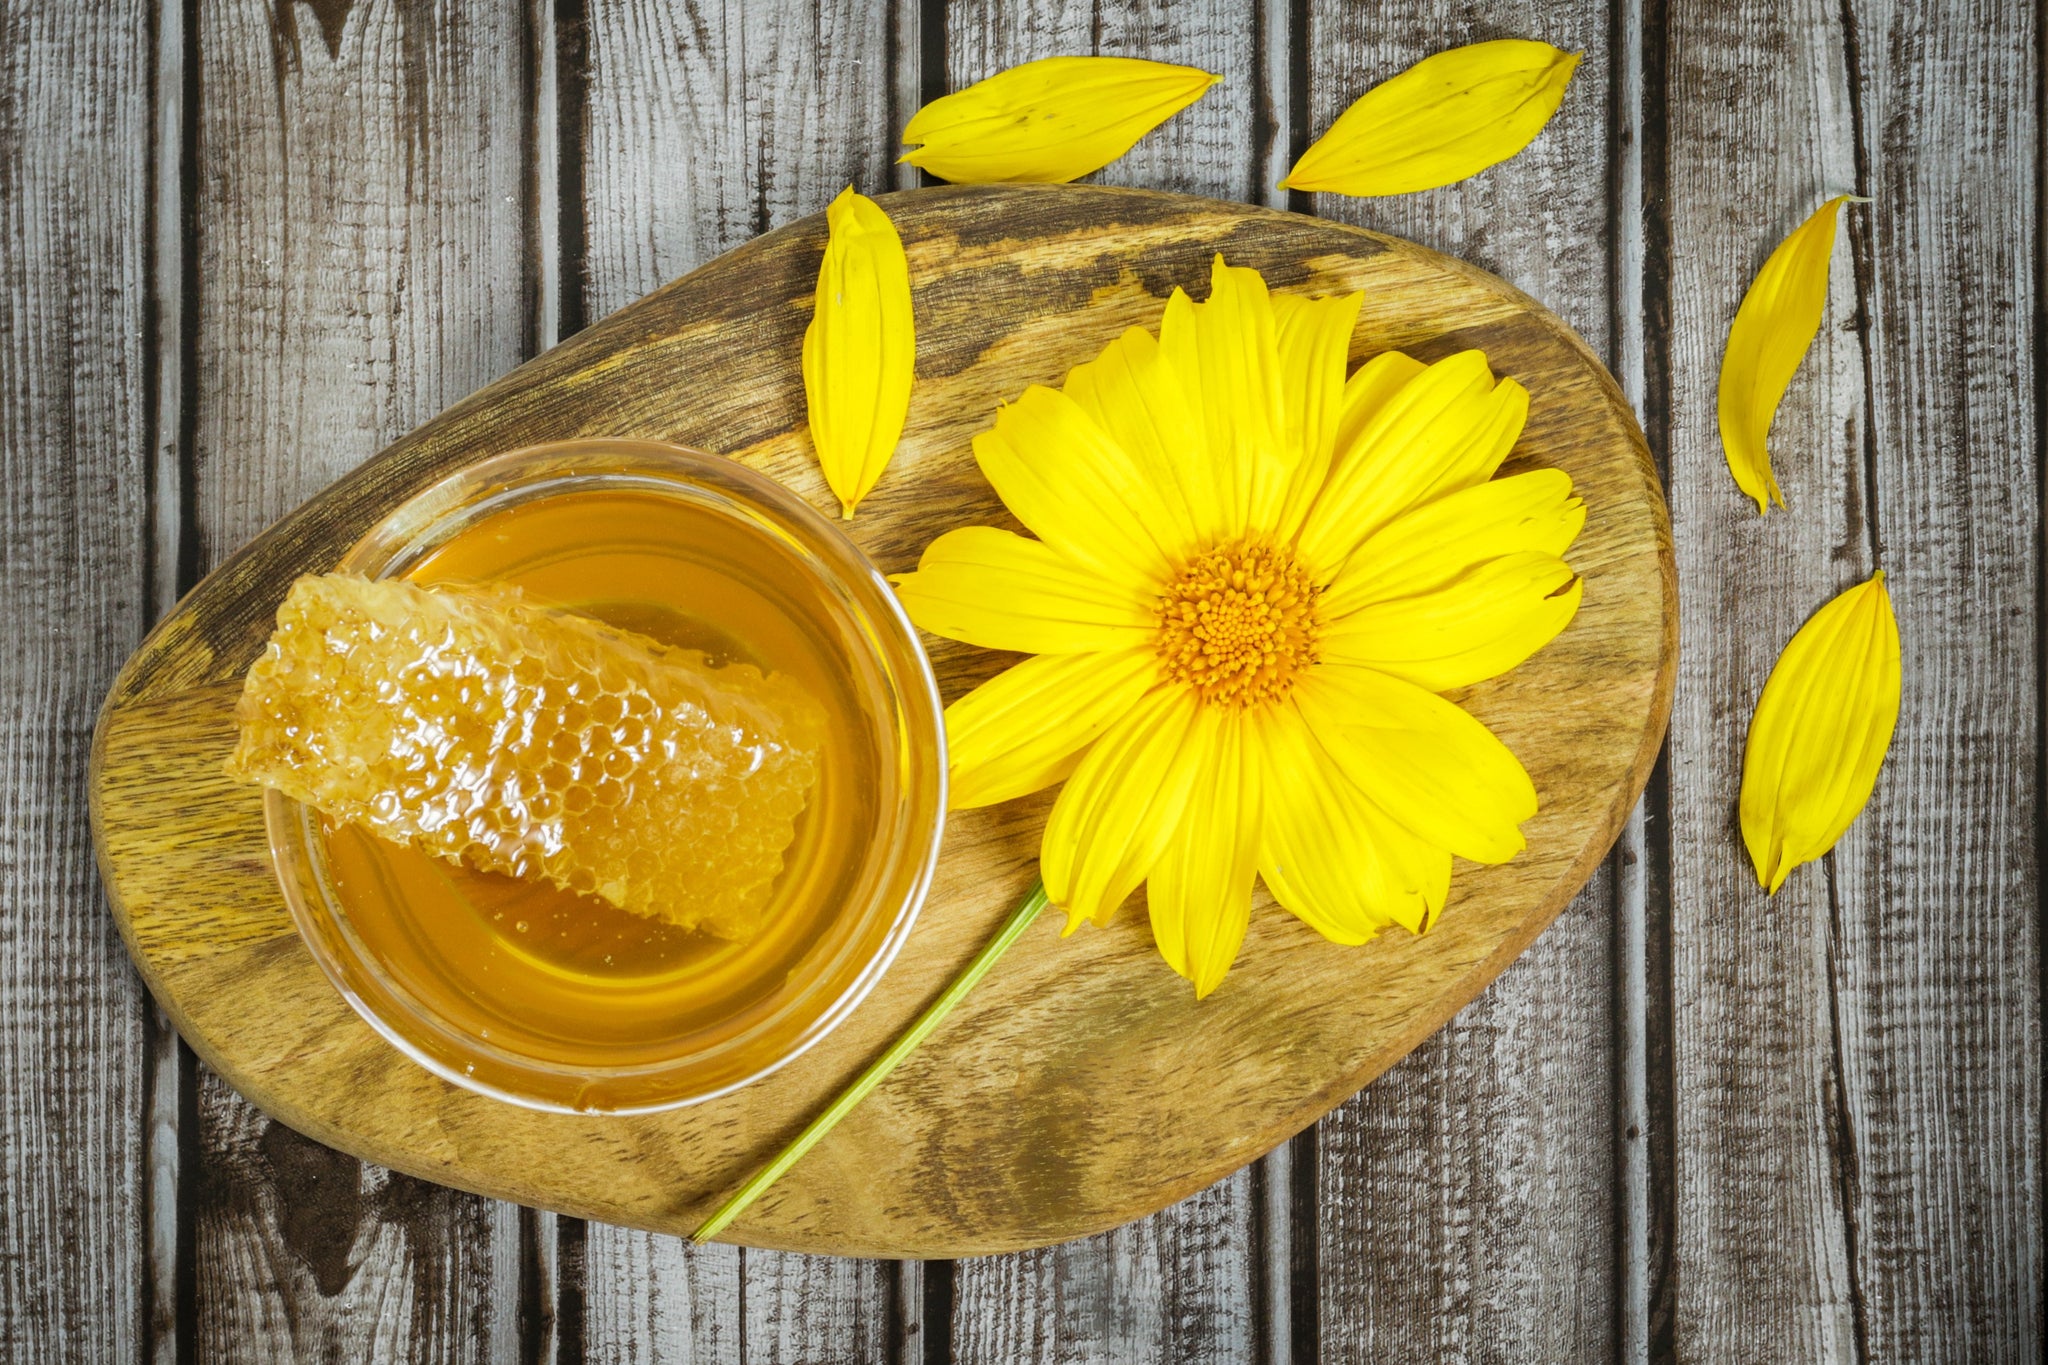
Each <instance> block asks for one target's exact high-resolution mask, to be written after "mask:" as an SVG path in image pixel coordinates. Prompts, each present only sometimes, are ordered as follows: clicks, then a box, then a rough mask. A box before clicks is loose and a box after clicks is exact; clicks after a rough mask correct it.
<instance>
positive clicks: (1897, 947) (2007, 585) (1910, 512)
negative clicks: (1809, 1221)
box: [1813, 0, 2044, 1361]
mask: <svg viewBox="0 0 2048 1365" xmlns="http://www.w3.org/2000/svg"><path fill="white" fill-rule="evenodd" d="M1843 17H1844V20H1845V21H1846V24H1847V27H1846V29H1845V31H1844V32H1843V34H1842V49H1843V61H1844V65H1845V67H1846V72H1845V74H1846V80H1847V85H1848V93H1849V98H1850V109H1851V112H1852V117H1853V119H1854V123H1855V128H1854V132H1855V135H1856V139H1857V150H1858V157H1859V163H1860V166H1861V167H1862V168H1863V182H1864V183H1863V184H1862V186H1861V187H1860V188H1861V189H1862V192H1863V193H1865V194H1868V195H1870V196H1872V197H1873V198H1874V200H1875V201H1876V202H1875V203H1874V204H1873V205H1872V206H1871V207H1870V208H1869V209H1868V210H1864V211H1863V212H1862V213H1860V214H1859V215H1858V218H1857V220H1856V228H1855V231H1854V239H1853V243H1852V246H1853V259H1854V261H1855V265H1856V273H1857V274H1858V275H1859V276H1860V277H1861V281H1862V284H1863V287H1864V290H1865V297H1864V301H1863V307H1864V318H1865V319H1866V320H1867V324H1868V330H1867V333H1866V335H1865V339H1864V340H1865V347H1866V358H1865V364H1866V365H1867V366H1868V374H1867V380H1868V384H1869V389H1868V408H1867V411H1866V414H1865V418H1864V423H1863V427H1862V431H1861V435H1862V436H1863V444H1862V448H1861V450H1860V451H1855V452H1852V457H1853V456H1855V455H1860V457H1861V460H1862V465H1861V467H1860V468H1859V469H1857V471H1856V472H1857V474H1858V475H1860V477H1859V478H1856V479H1853V480H1852V484H1851V486H1852V488H1853V489H1855V490H1856V491H1858V492H1860V494H1861V503H1860V506H1858V505H1857V504H1851V505H1850V507H1849V508H1847V509H1845V510H1846V513H1847V515H1848V516H1849V517H1850V518H1851V519H1852V520H1851V521H1850V524H1849V525H1848V527H1846V528H1845V529H1847V530H1848V531H1849V532H1851V533H1852V534H1854V533H1855V532H1857V531H1859V530H1860V531H1861V532H1862V537H1861V538H1862V539H1864V540H1866V541H1868V542H1869V543H1870V545H1871V546H1872V548H1873V549H1874V551H1875V559H1876V562H1877V563H1878V565H1879V566H1881V567H1882V568H1884V569H1885V570H1886V571H1887V576H1888V582H1889V584H1890V587H1891V591H1892V595H1893V599H1894V601H1895V603H1896V604H1897V605H1896V610H1897V612H1898V615H1899V630H1900V634H1901V637H1902V639H1903V641H1904V646H1905V660H1906V662H1905V684H1904V697H1905V702H1904V707H1903V710H1902V713H1901V716H1900V723H1899V728H1898V731H1897V732H1896V735H1895V736H1894V738H1893V741H1892V750H1891V756H1890V760H1889V764H1888V769H1887V771H1886V773H1885V776H1884V778H1883V780H1882V782H1881V784H1880V787H1879V791H1878V793H1877V797H1876V800H1875V801H1874V803H1873V804H1872V806H1871V809H1870V812H1869V814H1868V815H1867V816H1866V817H1865V820H1864V827H1863V828H1862V829H1861V830H1860V831H1859V832H1858V834H1857V836H1856V837H1855V838H1853V839H1852V840H1851V841H1849V842H1847V843H1846V844H1845V845H1844V846H1843V848H1842V850H1841V852H1840V853H1839V854H1837V856H1836V858H1835V868H1834V892H1835V895H1834V917H1833V923H1832V940H1831V945H1830V947H1831V956H1832V966H1833V996H1832V998H1833V1001H1834V1012H1835V1021H1834V1032H1835V1036H1834V1046H1835V1049H1836V1057H1835V1066H1836V1067H1837V1069H1838V1073H1839V1074H1838V1075H1837V1078H1836V1084H1837V1085H1838V1086H1839V1087H1840V1095H1839V1103H1840V1104H1841V1106H1842V1108H1843V1110H1844V1111H1845V1113H1846V1115H1847V1122H1846V1124H1845V1125H1844V1127H1843V1130H1842V1131H1841V1133H1840V1138H1839V1148H1838V1161H1839V1162H1840V1172H1841V1178H1842V1181H1843V1188H1844V1191H1845V1198H1846V1204H1847V1213H1848V1220H1847V1225H1846V1231H1847V1232H1848V1233H1849V1235H1850V1243H1849V1247H1848V1251H1849V1255H1850V1258H1851V1259H1850V1262H1849V1271H1850V1286H1851V1290H1852V1295H1853V1297H1852V1304H1854V1305H1858V1306H1860V1312H1859V1315H1858V1318H1857V1321H1856V1327H1857V1330H1858V1344H1859V1347H1860V1348H1861V1351H1862V1353H1863V1354H1864V1355H1865V1356H1867V1357H1868V1358H1869V1359H1873V1360H1977V1361H1994V1360H2013V1361H2026V1360H2036V1359H2039V1358H2040V1355H2041V1350H2042V1345H2043V1343H2042V1323H2041V1314H2042V1297H2041V1295H2042V1258H2041V1237H2042V1227H2041V1213H2042V1210H2041V1185H2040V1162H2041V1151H2040V1140H2041V997H2040V951H2041V945H2040V938H2039V934H2040V923H2041V921H2040V918H2039V910H2040V884H2039V875H2040V862H2039V858H2040V843H2039V836H2040V828H2039V820H2040V815H2041V808H2040V792H2039V791H2038V789H2037V787H2036V781H2037V777H2038V770H2037V761H2038V756H2039V747H2038V746H2039V743H2040V733H2041V732H2040V724H2041V722H2040V716H2039V712H2038V710H2037V707H2038V706H2039V705H2040V701H2041V690H2040V689H2041V676H2040V672H2039V659H2040V654H2039V652H2038V644H2039V639H2040V611H2041V602H2040V599H2039V597H2038V596H2037V593H2038V585H2039V583H2040V581H2041V580H2040V577H2039V569H2040V564H2039V548H2038V547H2039V544H2040V541H2039V539H2038V537H2039V534H2040V529H2041V506H2040V497H2039V490H2040V487H2041V484H2040V476H2041V466H2040V460H2041V452H2040V448H2039V446H2038V444H2037V441H2038V433H2039V432H2040V430H2041V427H2040V425H2039V423H2040V420H2041V413H2040V412H2039V411H2038V409H2037V406H2036V405H2037V403H2038V401H2039V394H2040V389H2039V388H2038V385H2039V384H2041V383H2042V381H2043V379H2044V376H2043V375H2042V374H2040V373H2039V371H2038V366H2039V364H2040V360H2039V356H2040V354H2041V353H2040V350H2039V343H2040V338H2039V336H2038V334H2037V329H2038V327H2039V325H2040V323H2039V317H2040V315H2039V313H2038V312H2037V311H2036V309H2037V307H2038V304H2037V299H2038V297H2039V295H2038V290H2039V277H2038V275H2037V273H2036V272H2037V270H2038V268H2039V257H2038V255H2037V253H2038V251H2039V249H2040V240H2039V238H2040V232H2041V224H2040V219H2039V216H2038V215H2039V210H2040V199H2039V197H2038V196H2039V191H2040V182H2039V180H2038V178H2037V177H2038V176H2039V174H2040V170H2039V166H2040V163H2039V161H2038V159H2037V158H2038V157H2039V155H2040V151H2041V143H2040V134H2039V130H2038V128H2037V126H2036V124H2035V117H2036V113H2037V106H2036V103H2035V100H2036V92H2037V91H2038V90H2039V88H2040V86H2039V81H2040V63H2041V60H2042V58H2041V49H2040V46H2039V43H2040V37H2041V34H2040V25H2041V11H2040V9H2039V8H2038V7H2032V6H2014V5H2006V4H1999V3H1995V2H1994V0H1945V3H1939V4H1922V5H1895V4H1889V3H1857V4H1853V5H1849V6H1844V8H1843ZM1843 265H1844V273H1848V270H1847V266H1848V262H1844V263H1843ZM2027 356H2033V357H2035V366H2036V373H2034V374H2033V375H2031V376H2030V375H2029V374H2028V373H2027V368H2028V367H2027V365H2026V362H2025V360H2024V359H2023V357H2027ZM1859 515H1860V519H1861V522H1862V525H1861V526H1860V527H1859V526H1857V525H1856V523H1855V520H1854V519H1855V518H1857V517H1858V516H1859ZM1836 562H1837V564H1838V565H1840V564H1841V562H1842V561H1840V560H1837V561H1836ZM1813 600H1814V601H1815V602H1817V601H1818V600H1819V599H1818V598H1817V597H1816V598H1814V599H1813Z"/></svg>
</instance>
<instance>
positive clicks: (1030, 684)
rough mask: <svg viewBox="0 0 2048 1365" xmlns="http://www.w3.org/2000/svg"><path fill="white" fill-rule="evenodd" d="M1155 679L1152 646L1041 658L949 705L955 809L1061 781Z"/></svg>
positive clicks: (948, 741)
mask: <svg viewBox="0 0 2048 1365" xmlns="http://www.w3.org/2000/svg"><path fill="white" fill-rule="evenodd" d="M1158 677H1159V657H1158V655H1157V654H1156V653H1155V652H1154V651H1153V650H1151V649H1150V648H1146V649H1134V650H1122V651H1119V652H1117V653H1113V654H1041V655H1039V656H1038V657H1037V658H1033V659H1026V660H1024V662H1022V663H1020V664H1018V665H1016V666H1015V667H1014V668H1010V669H1007V670H1005V671H1004V672H1002V673H998V674H997V675H996V676H995V677H993V678H990V679H989V680H988V681H987V682H985V683H983V684H982V685H981V686H979V687H977V688H975V689H974V690H973V691H972V692H969V693H968V694H967V695H966V696H964V697H962V698H960V700H958V701H956V702H954V703H953V704H952V705H951V706H949V707H947V708H946V755H947V759H948V761H949V765H950V768H949V775H948V799H949V805H950V807H951V808H952V809H953V810H967V809H970V808H972V807H975V806H992V805H994V804H995V803H996V802H998V801H1008V800H1010V799H1012V798H1013V797H1018V796H1028V795H1029V794H1030V793H1032V792H1035V791H1042V790H1044V789H1045V788H1047V787H1050V786H1051V785H1052V784H1053V783H1055V782H1059V781H1063V780H1064V779H1065V778H1066V777H1067V776H1068V774H1070V773H1071V772H1073V770H1074V766H1075V765H1076V764H1078V763H1079V762H1080V761H1081V755H1082V754H1083V753H1084V752H1086V750H1087V748H1088V746H1089V745H1091V744H1093V743H1094V742H1095V741H1096V740H1097V739H1100V738H1101V737H1102V733H1103V732H1104V731H1105V730H1107V729H1108V728H1109V727H1110V726H1111V725H1113V724H1114V723H1115V722H1116V721H1117V720H1118V719H1119V718H1121V717H1122V716H1124V715H1125V714H1126V713H1128V712H1129V711H1130V709H1131V708H1132V707H1133V706H1136V705H1137V704H1138V699H1139V698H1140V697H1142V696H1144V695H1145V692H1146V690H1147V689H1149V688H1150V687H1151V686H1152V684H1153V683H1154V682H1156V681H1157V680H1158Z"/></svg>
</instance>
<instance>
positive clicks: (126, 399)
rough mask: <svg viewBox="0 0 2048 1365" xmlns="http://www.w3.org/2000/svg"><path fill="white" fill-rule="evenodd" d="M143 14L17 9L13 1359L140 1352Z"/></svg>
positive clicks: (2, 1167) (10, 381)
mask: <svg viewBox="0 0 2048 1365" xmlns="http://www.w3.org/2000/svg"><path fill="white" fill-rule="evenodd" d="M148 63H149V23H148V16H147V14H146V13H145V12H144V9H143V7H142V6H140V5H135V4H117V5H94V6H76V7H72V6H64V7H58V6H48V5H46V6H40V7H30V8H28V9H22V8H18V7H13V6H10V7H9V8H8V9H6V10H5V11H4V12H0V221H4V223H5V229H4V231H5V247H6V249H5V250H4V251H0V613H4V619H5V620H6V621H7V622H8V623H9V628H8V635H9V640H8V644H7V646H6V648H5V649H0V1191H4V1193H0V1358H6V1359H10V1360H13V1359H19V1360H31V1359H34V1360H64V1359H69V1360H114V1359H124V1358H132V1357H133V1356H134V1355H136V1354H138V1353H139V1349H140V1344H141V1342H142V1341H143V1340H144V1331H145V1302H144V1294H145V1263H144V1257H143V1251H144V1248H145V1247H146V1246H147V1244H148V1233H147V1221H146V1213H145V1205H144V1176H143V1158H144V1131H143V1126H142V1112H143V1109H142V1106H143V1096H144V1093H145V1090H146V1086H147V1079H146V1077H145V1074H144V1070H145V1061H144V1037H143V1012H144V1002H143V996H142V993H141V992H140V991H139V990H138V989H137V987H136V983H135V979H134V976H133V974H132V973H131V972H130V971H129V970H128V968H127V966H126V965H125V964H124V963H123V962H122V960H121V951H120V947H119V943H118V940H117V939H116V937H115V936H113V935H111V934H109V933H108V932H107V930H108V924H107V920H106V916H105V914H104V912H103V911H102V909H101V906H100V898H99V895H98V891H97V889H96V887H95V884H94V878H93V869H92V854H91V849H90V845H89V843H88V841H87V839H86V838H85V834H84V825H83V821H84V818H85V801H84V799H83V798H84V787H83V778H84V775H85V770H86V756H87V753H86V751H87V740H86V737H87V733H88V729H89V727H90V725H91V723H92V721H91V717H92V712H93V707H94V704H95V698H96V696H98V695H100V694H101V693H103V692H104V690H105V688H106V686H107V684H108V681H109V680H110V679H111V678H112V677H113V674H114V670H115V669H116V668H117V667H118V666H119V664H120V660H121V656H122V655H123V654H125V653H126V652H127V651H128V649H129V648H130V647H131V645H132V643H133V642H134V641H135V640H137V639H138V638H139V637H140V635H141V633H142V629H143V627H144V625H145V623H146V620H147V615H146V613H147V610H148V605H147V604H148V601H149V586H150V585H149V583H148V582H147V577H146V574H147V567H146V566H147V544H148V541H147V520H146V512H145V507H146V502H145V491H144V490H145V488H146V487H147V479H148V475H147V472H146V471H147V458H148V451H149V448H150V442H151V439H152V435H153V432H152V430H151V427H150V421H149V407H148V393H149V383H150V372H149V360H148V356H147V354H146V351H145V343H144V340H143V338H144V336H145V334H146V322H145V304H146V300H147V297H148V287H149V280H148V273H147V257H146V252H147V249H148V248H147V242H148V239H147V236H146V235H145V234H144V233H142V232H140V231H137V230H136V225H137V224H141V223H144V222H146V221H147V220H148V216H149V210H150V205H149V198H148V186H149V167H148V156H149V125H150V105H149V98H148V82H147V79H146V73H147V70H148Z"/></svg>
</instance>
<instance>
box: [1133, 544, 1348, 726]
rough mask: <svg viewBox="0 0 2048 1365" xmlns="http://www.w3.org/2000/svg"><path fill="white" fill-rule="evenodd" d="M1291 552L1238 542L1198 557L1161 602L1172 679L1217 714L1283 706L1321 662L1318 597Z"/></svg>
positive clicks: (1162, 644) (1164, 651) (1162, 650)
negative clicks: (1298, 683) (1271, 703)
mask: <svg viewBox="0 0 2048 1365" xmlns="http://www.w3.org/2000/svg"><path fill="white" fill-rule="evenodd" d="M1317 591H1318V590H1317V588H1316V585H1315V583H1314V582H1313V581H1312V580H1311V579H1310V578H1309V576H1308V571H1307V570H1305V569H1303V568H1302V567H1301V565H1299V564H1297V563H1296V562H1295V560H1294V556H1293V555H1292V554H1290V553H1288V551H1287V550H1285V549H1284V548H1281V547H1279V546H1275V545H1268V544H1265V543H1263V542H1260V541H1234V542H1232V543H1230V544H1227V545H1219V546H1217V547H1216V548H1215V549H1213V550H1210V551H1208V552H1207V553H1205V554H1202V555H1198V556H1197V557H1195V558H1194V559H1192V560H1190V561H1189V562H1188V565H1187V567H1186V568H1184V569H1182V570H1181V571H1180V576H1179V577H1178V578H1176V579H1175V580H1174V581H1173V583H1172V584H1171V585H1170V586H1169V587H1168V588H1167V589H1166V593H1165V595H1164V596H1162V597H1161V598H1160V599H1159V657H1160V658H1161V659H1162V660H1164V661H1165V664H1166V672H1167V676H1168V677H1169V678H1172V679H1173V680H1174V681H1176V682H1184V683H1187V684H1189V685H1190V686H1191V687H1193V688H1194V689H1195V692H1196V694H1197V695H1198V696H1200V697H1201V699H1202V700H1203V701H1205V702H1208V703H1210V704H1211V705H1215V706H1236V707H1247V706H1255V705H1257V704H1259V703H1260V702H1266V701H1278V700H1280V699H1281V698H1283V697H1285V696H1286V695H1287V694H1288V693H1289V692H1290V691H1292V690H1293V688H1294V680H1295V679H1296V678H1297V677H1299V676H1300V674H1301V671H1302V670H1303V669H1305V668H1307V667H1308V666H1309V665H1310V664H1312V663H1314V662H1315V661H1316V650H1315V644H1316V627H1317V624H1318V623H1317V620H1316V594H1317Z"/></svg>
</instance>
